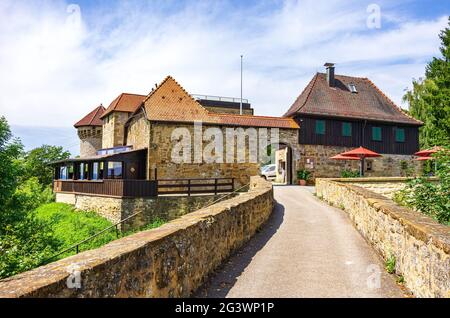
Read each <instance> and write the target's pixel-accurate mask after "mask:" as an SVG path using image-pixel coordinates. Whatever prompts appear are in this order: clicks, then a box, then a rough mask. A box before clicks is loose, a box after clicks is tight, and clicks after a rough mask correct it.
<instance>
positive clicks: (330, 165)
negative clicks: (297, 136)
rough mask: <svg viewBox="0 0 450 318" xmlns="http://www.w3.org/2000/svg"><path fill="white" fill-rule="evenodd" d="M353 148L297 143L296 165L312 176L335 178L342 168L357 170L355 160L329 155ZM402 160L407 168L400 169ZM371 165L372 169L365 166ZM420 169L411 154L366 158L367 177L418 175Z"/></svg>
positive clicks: (357, 162) (357, 165) (419, 165)
mask: <svg viewBox="0 0 450 318" xmlns="http://www.w3.org/2000/svg"><path fill="white" fill-rule="evenodd" d="M351 149H353V148H347V147H336V146H322V145H299V151H300V160H299V162H298V164H297V165H298V167H299V168H300V169H307V170H309V171H311V172H312V174H313V178H321V177H322V178H324V177H326V178H335V177H340V176H341V171H342V170H346V169H347V170H349V169H350V170H355V171H359V161H357V160H333V159H330V157H332V156H334V155H337V154H339V153H342V152H344V151H348V150H351ZM402 161H404V162H406V163H407V165H408V167H406V168H407V169H402ZM370 165H372V170H371V171H367V167H368V166H370ZM403 167H404V166H403ZM421 169H422V163H421V162H420V161H414V160H413V156H408V155H391V154H383V156H382V157H379V158H369V159H367V160H366V172H365V176H367V177H400V176H407V175H408V173H409V174H410V175H418V174H420V171H421Z"/></svg>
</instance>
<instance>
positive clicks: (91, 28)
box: [0, 0, 447, 126]
mask: <svg viewBox="0 0 450 318" xmlns="http://www.w3.org/2000/svg"><path fill="white" fill-rule="evenodd" d="M368 3H370V2H367V4H368ZM158 4H159V3H157V2H154V3H153V7H154V8H156V9H157V8H158V7H157V6H158ZM367 4H361V2H360V1H347V2H344V4H342V1H318V0H315V1H310V0H308V1H303V2H296V1H289V2H287V3H285V4H284V5H281V6H280V7H279V8H277V9H275V10H268V9H267V7H265V6H264V5H259V6H255V7H253V8H252V7H247V8H241V9H240V10H234V11H233V10H230V5H228V4H226V3H223V2H214V4H211V2H205V3H193V4H192V5H189V6H186V7H185V8H180V9H178V10H177V11H175V12H167V11H164V10H156V9H155V10H147V9H148V8H146V7H144V5H142V4H139V3H129V2H119V4H117V5H116V6H117V7H114V10H112V9H108V8H104V9H99V10H97V11H96V12H92V11H89V9H86V12H85V10H84V8H83V7H81V17H82V21H81V24H77V23H73V19H71V17H73V15H71V14H70V13H67V12H66V9H67V4H65V3H64V2H58V3H52V4H46V5H42V4H40V5H38V4H35V5H30V4H28V2H27V3H24V2H18V1H17V2H16V1H14V2H13V1H2V2H1V4H0V30H1V32H0V48H1V49H0V70H1V74H0V91H1V92H2V93H1V96H0V114H4V115H6V116H7V118H8V120H9V121H10V122H11V123H13V124H17V125H42V126H71V125H72V124H73V123H74V122H75V121H77V120H78V119H79V118H80V117H82V116H83V115H85V114H86V113H87V112H88V111H90V110H91V109H92V108H93V107H95V106H97V105H98V104H99V103H100V102H103V104H106V105H108V104H109V103H110V102H111V101H112V99H113V98H114V97H115V96H116V95H118V94H119V93H121V92H136V93H144V94H145V93H148V92H149V91H150V89H151V87H152V86H153V85H154V84H155V83H157V82H160V81H161V80H162V79H163V78H164V77H165V76H166V75H168V74H171V75H173V76H174V77H175V78H176V79H177V80H178V81H179V82H180V83H181V84H182V85H183V86H184V87H185V88H186V89H187V90H188V91H190V92H192V93H201V94H212V95H226V96H228V95H231V96H238V95H239V55H240V54H241V53H243V54H244V55H245V73H244V95H245V96H244V97H246V98H249V99H250V101H251V102H252V104H253V106H254V107H255V109H256V112H257V114H261V115H282V114H283V113H284V111H286V110H287V109H288V107H289V106H290V104H291V103H292V102H293V100H295V98H296V97H297V95H298V94H300V92H301V90H302V89H303V88H304V86H305V85H306V84H307V83H308V81H309V80H310V79H311V77H312V76H313V75H314V73H315V71H322V65H323V63H324V62H326V61H331V62H336V63H338V64H337V73H340V74H348V75H355V76H367V77H370V78H371V79H372V80H373V81H374V82H375V83H376V84H377V85H378V86H380V88H381V89H382V90H384V91H385V92H386V93H387V94H388V95H389V96H390V97H391V98H393V99H394V101H396V102H397V103H400V100H401V96H402V94H403V89H404V88H405V87H406V86H408V85H409V83H410V82H411V79H412V78H413V77H419V76H421V75H422V74H423V71H424V66H425V63H426V61H427V59H430V58H431V56H433V55H436V54H438V46H439V39H438V37H437V34H438V32H439V30H440V29H442V28H443V27H444V26H445V25H446V23H447V20H446V17H442V18H438V19H436V20H430V21H414V20H409V21H408V20H406V21H405V20H404V19H401V20H396V19H395V14H392V13H391V11H389V12H386V20H387V21H389V22H390V23H391V24H393V27H390V28H381V29H379V30H368V29H367V28H366V18H367V12H366V7H367ZM382 10H383V5H382ZM389 10H393V9H392V8H389ZM382 14H383V11H382ZM393 21H394V22H393Z"/></svg>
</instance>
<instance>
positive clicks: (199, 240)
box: [0, 178, 273, 298]
mask: <svg viewBox="0 0 450 318" xmlns="http://www.w3.org/2000/svg"><path fill="white" fill-rule="evenodd" d="M272 209H273V190H272V186H271V184H270V183H268V182H265V181H264V180H262V179H261V178H252V179H251V188H250V191H249V192H247V193H244V194H242V195H239V196H237V197H234V198H232V199H230V200H226V201H223V202H221V203H218V204H216V205H214V206H211V207H209V208H206V209H202V210H198V211H196V212H193V213H190V214H187V215H185V216H183V217H181V218H178V219H176V220H174V221H172V222H170V223H167V224H165V225H163V226H161V227H159V228H157V229H153V230H149V231H144V232H140V233H137V234H134V235H131V236H128V237H125V238H122V239H119V240H116V241H113V242H111V243H109V244H107V245H105V246H103V247H101V248H98V249H95V250H91V251H86V252H83V253H80V254H78V255H74V256H71V257H68V258H65V259H63V260H60V261H57V262H54V263H51V264H48V265H46V266H42V267H39V268H37V269H34V270H32V271H29V272H25V273H22V274H19V275H16V276H13V277H10V278H7V279H4V280H2V281H0V298H2V297H187V296H189V295H191V293H192V292H193V291H195V290H196V289H197V288H198V287H200V286H201V285H202V284H203V283H204V282H205V280H206V278H207V277H208V275H209V274H211V273H212V272H213V271H214V270H215V269H216V268H217V267H218V266H219V265H220V264H221V263H222V262H223V261H224V260H225V259H226V258H227V257H229V256H230V254H231V253H232V252H233V251H235V250H236V249H237V248H239V247H240V246H242V244H244V243H245V242H246V241H248V240H249V239H250V238H251V237H252V236H253V235H254V234H255V232H256V231H257V230H258V228H259V227H261V225H262V224H263V223H264V222H266V220H267V219H268V218H269V216H270V214H271V212H272ZM68 282H69V284H68ZM70 283H75V284H70ZM77 283H79V285H77ZM68 286H69V287H71V288H68ZM76 287H79V288H76Z"/></svg>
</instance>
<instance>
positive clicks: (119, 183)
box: [53, 178, 234, 198]
mask: <svg viewBox="0 0 450 318" xmlns="http://www.w3.org/2000/svg"><path fill="white" fill-rule="evenodd" d="M53 191H54V192H63V193H81V194H95V195H101V196H110V197H119V198H137V197H154V196H157V195H168V194H172V195H173V194H187V195H188V196H190V195H192V194H219V193H228V192H233V191H234V178H193V179H161V180H123V179H115V180H108V179H106V180H55V181H54V182H53Z"/></svg>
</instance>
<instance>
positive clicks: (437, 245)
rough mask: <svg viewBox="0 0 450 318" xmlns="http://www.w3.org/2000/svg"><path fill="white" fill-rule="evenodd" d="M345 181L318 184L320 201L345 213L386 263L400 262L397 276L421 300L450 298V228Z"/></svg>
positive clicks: (397, 266)
mask: <svg viewBox="0 0 450 318" xmlns="http://www.w3.org/2000/svg"><path fill="white" fill-rule="evenodd" d="M385 179H386V182H387V183H389V179H390V178H385ZM345 181H346V182H343V180H342V179H317V180H316V193H317V196H318V197H319V198H323V199H324V200H325V201H327V202H329V203H331V204H333V205H334V206H337V207H340V208H343V209H344V210H345V211H346V212H347V214H348V215H349V217H350V219H351V220H352V222H353V223H354V225H355V227H356V228H357V229H358V231H359V232H360V233H361V234H362V235H363V236H364V237H365V238H366V239H367V241H368V242H369V243H370V244H372V246H373V247H374V248H375V249H376V250H377V252H379V254H380V255H381V256H382V257H383V258H384V259H385V260H387V259H389V258H391V257H394V258H395V260H396V265H395V271H396V273H397V274H398V275H402V276H403V277H404V279H405V284H406V286H407V287H408V288H409V289H410V290H411V291H412V292H413V293H414V294H415V295H416V296H418V297H450V227H448V226H445V225H441V224H439V223H437V222H436V221H434V220H433V219H431V218H430V217H427V216H425V215H423V214H421V213H418V212H415V211H412V210H410V209H407V208H404V207H401V206H398V205H397V204H395V202H393V201H392V200H390V199H389V198H387V197H385V196H383V195H381V194H378V193H374V192H372V191H369V190H367V189H364V188H363V187H361V186H359V184H358V183H357V182H356V181H354V182H352V183H353V184H352V183H350V182H349V180H345ZM378 181H379V182H380V180H378ZM356 184H358V185H356Z"/></svg>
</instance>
